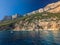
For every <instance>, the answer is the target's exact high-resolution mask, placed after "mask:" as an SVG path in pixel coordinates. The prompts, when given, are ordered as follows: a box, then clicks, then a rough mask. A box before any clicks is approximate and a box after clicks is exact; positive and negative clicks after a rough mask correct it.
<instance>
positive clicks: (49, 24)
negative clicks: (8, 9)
mask: <svg viewBox="0 0 60 45" xmlns="http://www.w3.org/2000/svg"><path fill="white" fill-rule="evenodd" d="M16 17H17V16H14V15H13V18H15V19H13V20H4V21H3V22H0V30H14V31H20V30H28V31H34V30H35V31H37V30H60V1H58V2H56V3H52V4H48V5H47V6H45V7H44V8H41V9H39V10H36V11H33V12H30V13H27V14H25V15H24V16H21V17H19V18H16Z"/></svg>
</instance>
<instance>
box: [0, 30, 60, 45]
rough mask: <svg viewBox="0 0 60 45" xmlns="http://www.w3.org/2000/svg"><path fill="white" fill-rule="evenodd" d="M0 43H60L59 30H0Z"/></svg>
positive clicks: (59, 44)
mask: <svg viewBox="0 0 60 45" xmlns="http://www.w3.org/2000/svg"><path fill="white" fill-rule="evenodd" d="M0 45H60V30H41V31H40V30H38V31H13V30H4V31H0Z"/></svg>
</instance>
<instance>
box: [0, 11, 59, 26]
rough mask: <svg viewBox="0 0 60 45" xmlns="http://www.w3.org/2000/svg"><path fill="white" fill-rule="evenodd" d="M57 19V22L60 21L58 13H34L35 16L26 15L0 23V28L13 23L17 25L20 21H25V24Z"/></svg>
mask: <svg viewBox="0 0 60 45" xmlns="http://www.w3.org/2000/svg"><path fill="white" fill-rule="evenodd" d="M51 17H52V18H58V20H60V13H49V12H43V13H36V14H32V15H26V16H23V17H20V18H17V19H15V20H6V21H3V22H1V23H0V27H1V26H8V25H10V24H14V23H19V22H20V21H25V22H27V21H28V22H29V23H30V22H33V21H35V20H39V19H50V18H51Z"/></svg>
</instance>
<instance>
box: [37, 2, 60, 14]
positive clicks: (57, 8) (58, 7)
mask: <svg viewBox="0 0 60 45" xmlns="http://www.w3.org/2000/svg"><path fill="white" fill-rule="evenodd" d="M38 11H39V12H44V11H46V12H51V13H60V1H58V2H55V3H51V4H48V5H47V6H45V7H44V8H42V9H39V10H38Z"/></svg>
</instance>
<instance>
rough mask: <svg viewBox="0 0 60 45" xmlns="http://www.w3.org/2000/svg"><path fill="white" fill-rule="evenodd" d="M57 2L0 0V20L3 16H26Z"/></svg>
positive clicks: (54, 0)
mask: <svg viewBox="0 0 60 45" xmlns="http://www.w3.org/2000/svg"><path fill="white" fill-rule="evenodd" d="M56 1H58V0H0V20H1V19H3V17H4V16H6V15H8V16H10V15H14V14H16V13H18V14H21V15H23V14H26V13H28V12H31V11H34V10H37V9H40V8H42V7H44V6H46V5H47V4H49V3H52V2H56Z"/></svg>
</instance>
